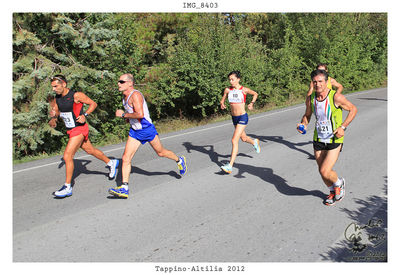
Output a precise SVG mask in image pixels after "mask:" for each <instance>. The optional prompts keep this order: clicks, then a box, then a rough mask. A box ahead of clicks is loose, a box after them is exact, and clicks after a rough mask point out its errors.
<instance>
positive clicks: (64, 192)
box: [53, 184, 72, 198]
mask: <svg viewBox="0 0 400 275" xmlns="http://www.w3.org/2000/svg"><path fill="white" fill-rule="evenodd" d="M53 195H54V196H56V197H57V198H65V197H69V196H72V187H71V186H69V187H67V186H66V185H65V184H64V185H63V186H62V187H61V189H60V190H58V191H56V192H54V193H53Z"/></svg>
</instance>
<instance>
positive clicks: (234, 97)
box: [220, 71, 261, 174]
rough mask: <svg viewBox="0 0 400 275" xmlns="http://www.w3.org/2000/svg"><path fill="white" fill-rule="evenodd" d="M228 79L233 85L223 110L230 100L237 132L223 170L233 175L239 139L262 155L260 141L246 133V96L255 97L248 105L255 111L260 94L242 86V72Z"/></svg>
mask: <svg viewBox="0 0 400 275" xmlns="http://www.w3.org/2000/svg"><path fill="white" fill-rule="evenodd" d="M228 79H229V82H230V84H231V86H230V87H228V88H226V89H225V91H224V95H223V96H222V99H221V102H220V104H221V109H222V110H224V109H226V106H225V100H226V98H228V101H229V104H230V106H231V114H232V122H233V125H234V127H235V131H234V133H233V137H232V152H231V160H230V162H229V163H227V164H225V165H223V166H221V169H222V170H223V171H224V172H225V173H228V174H230V173H232V167H233V163H234V162H235V159H236V156H237V153H238V150H239V138H240V139H241V140H242V141H244V142H247V143H250V144H251V145H253V146H254V149H255V150H256V152H257V153H260V150H261V147H260V141H259V140H258V139H254V140H253V139H251V138H250V137H248V136H247V135H246V132H245V131H244V130H245V128H246V126H247V124H248V121H249V117H248V115H247V113H246V107H245V105H246V95H247V94H250V95H252V96H253V98H252V101H251V102H250V104H249V105H248V108H249V110H253V108H254V102H256V100H257V96H258V94H257V93H256V92H255V91H252V90H250V89H249V88H246V87H243V86H240V84H239V81H240V72H239V71H233V72H231V73H229V74H228Z"/></svg>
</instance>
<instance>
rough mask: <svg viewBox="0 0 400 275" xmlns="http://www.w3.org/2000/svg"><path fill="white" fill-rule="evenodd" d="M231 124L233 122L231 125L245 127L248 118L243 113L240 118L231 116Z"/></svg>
mask: <svg viewBox="0 0 400 275" xmlns="http://www.w3.org/2000/svg"><path fill="white" fill-rule="evenodd" d="M232 122H233V125H237V124H243V125H247V124H248V123H249V116H248V115H247V113H245V114H243V115H241V116H232Z"/></svg>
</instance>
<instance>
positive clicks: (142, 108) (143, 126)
mask: <svg viewBox="0 0 400 275" xmlns="http://www.w3.org/2000/svg"><path fill="white" fill-rule="evenodd" d="M133 85H134V79H133V76H132V74H123V75H121V77H120V78H119V81H118V89H119V91H120V92H122V93H123V95H124V99H123V101H122V103H123V105H124V109H125V111H123V110H117V111H116V112H115V115H116V116H117V117H122V118H125V119H127V121H128V122H129V123H130V125H131V128H130V130H129V137H128V140H127V142H126V145H125V151H124V154H123V156H122V185H121V186H118V187H116V188H111V189H109V193H110V194H112V195H114V196H117V197H122V198H128V196H129V187H128V183H129V175H130V173H131V161H132V158H133V156H134V155H135V153H136V151H137V150H138V149H139V146H140V145H141V144H145V143H146V142H149V143H150V145H151V147H153V149H154V151H155V152H156V153H157V155H158V156H160V157H165V158H169V159H172V160H174V161H176V163H177V165H178V169H179V173H180V174H181V176H183V175H184V174H186V171H187V167H186V158H185V157H184V156H181V157H178V156H177V155H175V153H174V152H172V151H170V150H167V149H165V148H164V147H163V146H162V144H161V141H160V138H159V137H158V133H157V130H156V128H155V126H154V124H153V122H152V120H151V118H150V114H149V110H148V108H147V103H146V100H145V99H144V96H143V94H142V93H141V92H139V91H138V90H135V89H134V87H133Z"/></svg>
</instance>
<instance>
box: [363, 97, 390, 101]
mask: <svg viewBox="0 0 400 275" xmlns="http://www.w3.org/2000/svg"><path fill="white" fill-rule="evenodd" d="M357 99H361V100H376V101H387V99H384V98H376V97H357Z"/></svg>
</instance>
